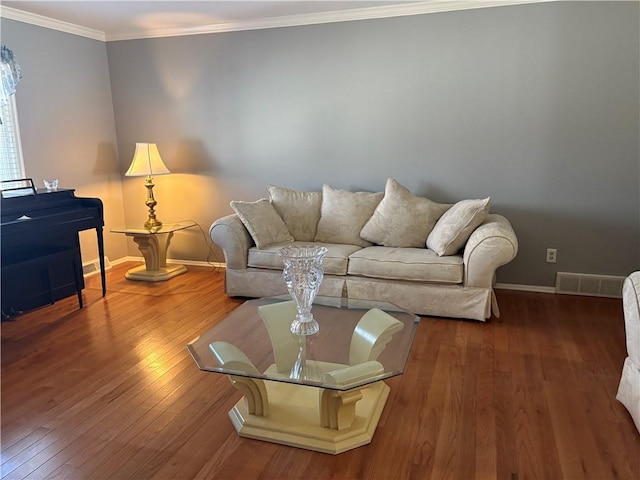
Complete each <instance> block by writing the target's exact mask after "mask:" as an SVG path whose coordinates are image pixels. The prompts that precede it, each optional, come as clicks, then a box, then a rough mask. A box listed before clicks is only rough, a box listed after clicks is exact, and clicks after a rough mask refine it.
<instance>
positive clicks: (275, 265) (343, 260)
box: [247, 242, 360, 275]
mask: <svg viewBox="0 0 640 480" xmlns="http://www.w3.org/2000/svg"><path fill="white" fill-rule="evenodd" d="M285 245H290V244H281V245H271V246H269V247H267V248H265V249H257V248H255V247H252V248H250V249H249V260H248V263H247V264H248V266H250V267H255V268H269V269H273V270H282V268H283V264H282V258H281V257H280V255H278V250H279V249H280V248H282V247H284V246H285ZM293 245H309V243H308V242H294V244H293ZM313 245H318V246H322V247H326V248H327V250H328V252H327V254H326V255H325V256H324V259H323V261H322V268H323V269H324V273H325V274H327V275H346V274H347V264H348V261H349V255H351V254H352V253H354V252H356V251H358V250H360V247H358V246H356V245H342V244H334V243H317V242H316V243H314V244H313Z"/></svg>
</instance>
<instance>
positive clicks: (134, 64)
mask: <svg viewBox="0 0 640 480" xmlns="http://www.w3.org/2000/svg"><path fill="white" fill-rule="evenodd" d="M639 18H640V15H639V6H638V4H637V3H635V2H634V3H632V2H619V3H610V2H597V3H595V2H569V3H552V4H537V5H522V6H513V7H501V8H487V9H480V10H469V11H462V12H451V13H442V14H433V15H420V16H412V17H402V18H391V19H383V20H367V21H357V22H348V23H336V24H327V25H315V26H304V27H295V28H283V29H271V30H259V31H248V32H235V33H225V34H215V35H202V36H185V37H179V38H165V39H145V40H134V41H121V42H111V43H109V44H108V46H107V49H108V57H109V66H110V72H111V80H112V90H113V97H114V111H115V116H116V125H117V130H118V145H119V152H120V157H121V159H123V161H122V163H121V169H122V170H124V169H125V168H126V165H125V164H126V163H128V159H129V158H131V154H132V152H133V144H134V142H135V141H141V140H143V139H144V140H147V141H157V142H158V144H159V146H160V149H161V152H162V153H163V155H164V156H165V158H166V160H167V164H169V168H171V169H173V170H174V171H176V172H183V173H184V174H185V176H186V177H187V178H182V179H179V178H178V179H173V180H172V182H173V183H172V184H171V189H173V190H174V191H176V190H175V189H176V188H177V189H178V191H179V195H181V196H184V197H185V199H186V200H185V202H183V203H182V204H181V206H180V208H179V209H177V210H175V209H174V210H171V211H167V208H169V206H168V205H166V203H167V201H166V200H165V205H164V206H163V204H162V201H163V197H159V201H160V205H159V209H161V211H162V209H165V210H164V211H165V212H166V213H165V215H166V214H167V213H168V214H169V216H171V217H197V218H196V219H197V220H198V221H199V222H200V223H201V224H203V225H205V226H208V225H209V224H210V223H211V222H212V221H213V220H214V219H215V218H217V217H218V216H221V215H223V214H226V213H229V212H230V211H231V209H230V208H229V206H228V203H229V201H230V200H232V199H242V200H253V199H257V198H259V197H262V196H265V190H264V186H265V184H267V183H275V184H279V185H283V186H289V187H294V188H302V189H320V188H321V186H322V184H323V183H328V184H331V185H333V186H335V187H341V188H348V189H366V190H382V189H383V188H384V183H385V180H386V178H387V177H394V178H396V179H397V180H398V181H400V182H401V183H403V184H404V185H406V186H407V187H408V188H410V189H411V190H412V191H413V192H414V193H416V194H420V195H425V196H428V197H430V198H432V199H433V200H437V201H446V202H452V201H456V200H460V199H464V198H477V197H484V196H488V195H490V196H491V198H492V210H493V211H494V212H497V213H501V214H504V215H506V216H507V217H508V218H509V219H510V220H511V222H512V224H513V226H514V228H515V230H516V232H517V234H518V237H519V240H520V253H519V255H518V257H517V259H516V260H515V261H514V262H512V263H511V264H510V265H508V266H506V267H503V268H502V269H501V270H500V271H499V273H498V281H500V282H504V283H515V284H529V285H543V286H551V285H553V284H554V283H555V272H556V271H569V272H584V273H599V274H613V275H626V274H628V273H629V272H630V271H632V270H635V269H638V268H639V267H640V226H639V224H640V172H639V163H640V160H639V158H640V154H639V143H640V141H639V137H640V133H639V132H640V121H639V118H638V117H639V111H640V99H639V85H640V79H639V75H640V73H639V72H640V67H639V62H640V52H639V50H640V47H639V45H640V41H639ZM189 174H195V175H189ZM165 178H166V179H167V180H166V181H167V182H168V181H169V180H168V179H169V178H170V177H163V178H162V180H160V181H163V182H164V181H165ZM194 178H198V179H199V180H198V183H197V184H193V186H191V182H193V181H194V180H193V179H194ZM139 189H140V186H139V185H136V186H135V191H134V190H129V189H128V188H127V187H125V199H126V203H127V204H129V203H131V202H130V198H129V197H130V196H132V195H134V194H135V195H139V192H138V190H139ZM176 193H177V192H176ZM167 194H168V193H166V194H165V195H167ZM165 198H166V197H165ZM172 202H173V200H172ZM176 219H177V218H176ZM547 247H554V248H557V249H558V263H557V264H555V265H553V264H547V263H545V250H546V248H547ZM189 253H190V252H189V251H187V249H185V251H184V254H185V255H188V254H189ZM193 255H194V256H193V258H194V259H195V258H198V259H202V258H203V257H204V255H206V252H202V251H199V252H198V251H194V252H193Z"/></svg>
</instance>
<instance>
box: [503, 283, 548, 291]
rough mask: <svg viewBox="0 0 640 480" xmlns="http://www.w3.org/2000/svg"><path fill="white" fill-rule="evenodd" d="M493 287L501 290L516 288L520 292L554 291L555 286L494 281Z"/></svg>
mask: <svg viewBox="0 0 640 480" xmlns="http://www.w3.org/2000/svg"><path fill="white" fill-rule="evenodd" d="M494 288H497V289H501V290H517V291H520V292H536V293H556V289H555V287H543V286H542V285H521V284H518V283H496V284H495V285H494Z"/></svg>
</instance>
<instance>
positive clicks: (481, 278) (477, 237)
mask: <svg viewBox="0 0 640 480" xmlns="http://www.w3.org/2000/svg"><path fill="white" fill-rule="evenodd" d="M517 253H518V239H517V237H516V234H515V232H514V231H513V228H512V227H511V224H510V223H509V221H508V220H507V219H506V218H505V217H503V216H502V215H496V214H490V215H488V216H487V218H486V220H485V221H484V222H483V223H482V224H481V225H480V226H479V227H478V228H476V230H475V231H474V232H473V233H472V234H471V236H470V237H469V240H468V241H467V244H466V246H465V248H464V255H463V260H464V285H465V286H466V287H483V288H491V287H492V286H493V280H494V275H495V272H496V269H497V268H498V267H500V266H502V265H505V264H507V263H509V262H510V261H511V260H513V259H514V258H515V256H516V254H517Z"/></svg>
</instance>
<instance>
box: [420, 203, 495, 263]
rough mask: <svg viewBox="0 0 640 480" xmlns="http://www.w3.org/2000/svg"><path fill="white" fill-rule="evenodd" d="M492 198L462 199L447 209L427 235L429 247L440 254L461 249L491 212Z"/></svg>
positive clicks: (452, 252)
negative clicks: (490, 203)
mask: <svg viewBox="0 0 640 480" xmlns="http://www.w3.org/2000/svg"><path fill="white" fill-rule="evenodd" d="M490 200H491V199H490V198H489V197H487V198H484V199H482V200H462V201H461V202H458V203H456V204H455V205H454V206H453V207H451V208H450V209H449V210H447V211H446V212H445V213H444V214H443V215H442V217H440V220H438V222H437V223H436V226H435V227H433V230H432V231H431V233H430V234H429V236H428V237H427V248H430V249H431V250H433V251H434V252H436V253H437V254H438V255H439V256H443V255H454V254H455V253H457V252H458V250H460V249H461V248H462V247H463V246H464V244H465V243H467V240H468V239H469V237H470V236H471V234H472V233H473V231H474V230H475V229H476V228H477V227H478V226H479V225H480V224H481V223H482V222H483V221H484V219H485V218H486V217H487V215H488V214H489V202H490Z"/></svg>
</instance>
